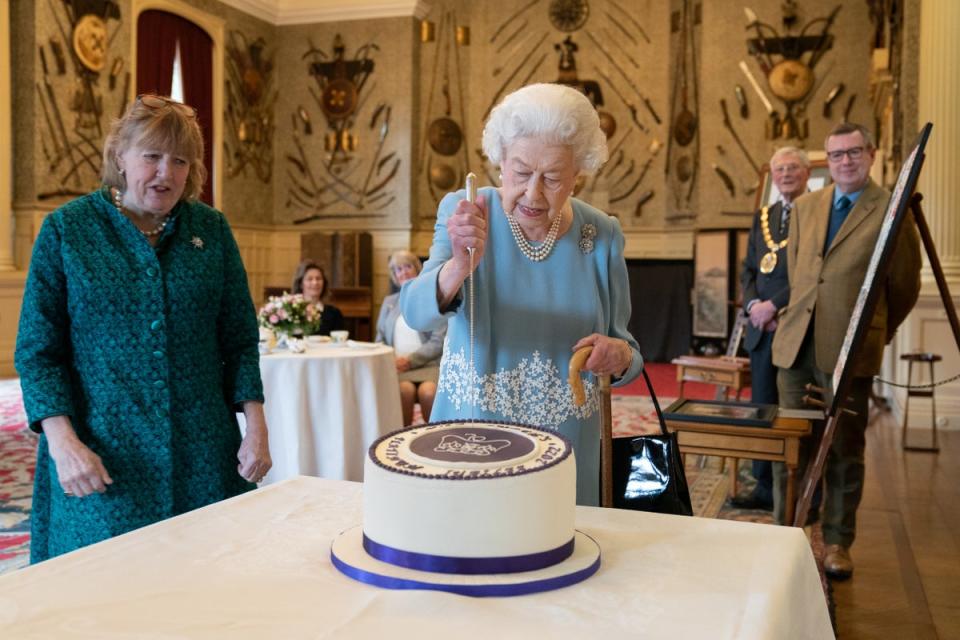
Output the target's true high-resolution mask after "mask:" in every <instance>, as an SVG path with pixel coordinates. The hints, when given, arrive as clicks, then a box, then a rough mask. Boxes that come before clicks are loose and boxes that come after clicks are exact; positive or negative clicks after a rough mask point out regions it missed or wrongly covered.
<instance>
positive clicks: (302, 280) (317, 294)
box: [291, 259, 343, 336]
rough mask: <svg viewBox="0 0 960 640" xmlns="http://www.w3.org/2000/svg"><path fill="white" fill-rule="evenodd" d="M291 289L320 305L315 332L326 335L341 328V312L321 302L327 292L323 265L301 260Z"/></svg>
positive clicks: (292, 291)
mask: <svg viewBox="0 0 960 640" xmlns="http://www.w3.org/2000/svg"><path fill="white" fill-rule="evenodd" d="M291 289H292V290H291V293H302V294H303V297H304V298H306V299H307V300H309V301H310V302H313V303H315V304H318V305H320V328H319V329H317V331H316V333H317V334H319V335H325V336H327V335H330V332H331V331H340V330H341V329H343V314H342V313H340V309H337V308H336V307H335V306H333V305H332V304H324V302H323V297H324V296H325V295H326V293H327V277H326V274H325V273H324V272H323V267H321V266H320V265H318V264H317V263H316V262H314V261H313V260H310V259H307V260H304V261H303V262H301V263H300V265H299V266H298V267H297V272H296V273H295V274H294V276H293V287H292V288H291Z"/></svg>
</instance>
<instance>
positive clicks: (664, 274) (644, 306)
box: [627, 260, 693, 362]
mask: <svg viewBox="0 0 960 640" xmlns="http://www.w3.org/2000/svg"><path fill="white" fill-rule="evenodd" d="M627 272H628V273H629V275H630V300H631V304H632V308H633V314H632V315H631V316H630V324H629V325H628V328H629V329H630V333H632V334H633V337H634V338H636V339H637V342H638V343H640V353H642V354H643V357H644V358H645V359H647V360H649V361H650V362H670V360H672V359H673V358H676V357H677V356H680V355H684V354H687V353H689V352H690V338H691V334H692V331H693V327H692V323H693V307H692V306H691V304H690V290H691V289H692V288H693V262H692V261H690V260H627Z"/></svg>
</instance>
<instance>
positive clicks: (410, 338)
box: [377, 251, 447, 425]
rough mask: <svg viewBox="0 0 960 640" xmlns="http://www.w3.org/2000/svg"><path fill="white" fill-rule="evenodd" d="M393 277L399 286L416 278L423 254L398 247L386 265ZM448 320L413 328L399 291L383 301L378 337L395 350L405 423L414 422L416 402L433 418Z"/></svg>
mask: <svg viewBox="0 0 960 640" xmlns="http://www.w3.org/2000/svg"><path fill="white" fill-rule="evenodd" d="M387 266H388V267H389V269H390V280H391V281H393V284H395V285H397V286H398V287H402V286H403V283H404V282H406V281H408V280H413V279H414V278H416V277H417V275H418V274H419V273H420V269H421V268H422V266H423V265H422V264H421V262H420V258H418V257H417V256H415V255H414V254H413V253H411V252H410V251H396V252H394V253H393V255H391V256H390V262H389V263H388V265H387ZM446 334H447V326H446V324H442V325H441V326H440V327H439V328H437V329H433V330H428V331H416V330H415V329H411V328H410V325H408V324H407V323H406V321H405V320H404V319H403V316H402V315H401V314H400V294H399V293H392V294H390V295H388V296H387V297H385V298H384V299H383V303H382V304H381V305H380V317H379V318H378V319H377V341H378V342H383V343H385V344H388V345H390V346H391V347H393V348H394V351H396V354H397V357H396V362H397V375H398V376H399V378H400V408H401V409H402V410H403V424H404V425H411V424H413V405H414V404H415V403H417V402H419V403H420V411H421V413H423V419H424V420H429V419H430V412H431V411H432V409H433V399H434V397H435V396H436V394H437V377H438V375H439V373H440V356H441V354H443V338H444V336H445V335H446Z"/></svg>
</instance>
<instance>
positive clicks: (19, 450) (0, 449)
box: [0, 380, 37, 574]
mask: <svg viewBox="0 0 960 640" xmlns="http://www.w3.org/2000/svg"><path fill="white" fill-rule="evenodd" d="M36 447H37V437H36V436H35V435H34V434H33V432H31V431H30V430H29V429H27V417H26V415H25V414H24V413H23V402H22V401H21V398H20V383H19V381H17V380H0V574H2V573H4V572H5V571H12V570H13V569H18V568H20V567H23V566H26V564H27V563H28V561H29V559H30V498H31V494H32V492H33V468H34V462H35V460H34V457H35V456H36Z"/></svg>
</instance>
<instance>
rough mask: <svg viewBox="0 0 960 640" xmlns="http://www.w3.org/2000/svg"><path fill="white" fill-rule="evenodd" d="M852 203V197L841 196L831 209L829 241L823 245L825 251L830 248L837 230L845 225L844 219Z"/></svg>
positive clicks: (828, 230) (828, 229)
mask: <svg viewBox="0 0 960 640" xmlns="http://www.w3.org/2000/svg"><path fill="white" fill-rule="evenodd" d="M852 204H853V203H851V202H850V198H848V197H847V196H840V199H839V200H837V202H836V204H834V205H833V209H832V210H831V211H830V226H829V227H827V242H826V244H824V245H823V251H824V253H826V252H827V249H829V248H830V243H831V242H833V238H834V236H836V235H837V231H839V230H840V227H841V226H843V221H844V220H846V219H847V214H848V213H850V208H851V205H852Z"/></svg>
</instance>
